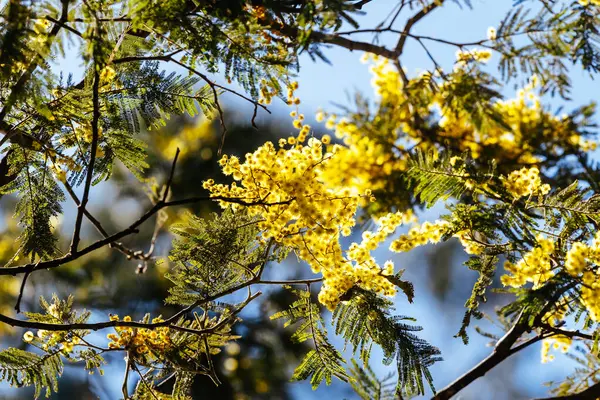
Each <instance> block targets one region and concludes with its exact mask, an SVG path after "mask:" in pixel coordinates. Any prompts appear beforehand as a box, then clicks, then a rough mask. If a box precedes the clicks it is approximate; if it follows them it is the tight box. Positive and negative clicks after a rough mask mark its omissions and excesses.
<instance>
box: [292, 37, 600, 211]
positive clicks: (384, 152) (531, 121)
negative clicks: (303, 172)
mask: <svg viewBox="0 0 600 400" xmlns="http://www.w3.org/2000/svg"><path fill="white" fill-rule="evenodd" d="M490 32H491V33H489V32H488V33H489V34H490V36H491V37H493V36H494V35H495V30H493V29H492V30H491V31H490ZM461 54H462V53H461ZM476 54H478V56H477V57H483V58H484V59H485V58H486V57H487V56H486V53H485V52H483V53H476ZM479 54H483V56H480V55H479ZM472 56H473V55H472V54H471V53H468V54H467V55H462V56H461V57H472ZM363 60H364V61H366V62H371V63H372V65H371V66H370V72H371V74H372V77H373V78H372V86H373V89H374V91H375V94H376V95H377V98H376V101H375V102H374V104H373V106H372V107H370V109H369V110H368V111H369V112H368V113H366V115H369V118H367V119H365V118H364V115H365V112H362V110H360V111H361V112H359V113H357V114H349V115H348V116H346V117H342V118H339V117H338V116H336V115H335V114H329V113H327V112H324V111H322V110H319V111H318V112H317V114H316V120H317V121H318V122H324V123H325V127H326V128H327V129H331V130H333V131H334V133H335V136H336V137H337V138H338V139H340V140H341V142H342V143H341V146H339V148H338V149H337V152H336V153H337V156H336V157H335V158H334V159H332V160H331V162H330V165H331V168H329V169H328V170H327V171H326V172H325V173H324V175H323V176H324V178H325V179H326V180H327V182H328V184H329V185H330V186H335V187H352V188H355V189H356V191H357V192H359V193H363V192H364V191H365V190H366V189H372V190H373V191H375V192H376V191H380V190H386V189H388V188H389V185H390V182H393V181H394V179H391V178H392V177H393V176H394V175H396V174H398V173H400V172H403V171H405V170H406V168H407V161H408V160H407V151H406V149H407V148H410V147H416V148H420V149H421V150H427V149H429V148H431V147H432V146H437V144H436V143H439V142H447V141H451V142H452V143H453V146H455V147H456V149H457V150H458V151H470V153H471V155H472V156H473V158H475V159H477V158H479V157H481V155H482V154H483V153H485V154H486V157H489V158H494V159H495V160H496V161H497V162H498V165H499V166H500V167H501V168H500V169H499V170H500V173H504V174H508V173H509V172H510V171H507V170H506V165H510V166H514V165H515V164H516V165H519V164H521V166H523V165H527V166H530V165H531V164H532V163H535V162H538V161H539V160H538V158H537V156H536V151H537V148H536V146H535V145H533V144H531V143H532V141H534V142H538V141H543V142H544V143H547V144H548V149H546V150H547V151H548V152H549V153H550V154H553V155H557V156H558V155H559V154H560V153H561V148H563V147H565V146H568V147H573V146H575V147H578V148H579V149H581V150H584V151H587V150H592V149H594V148H595V145H596V143H595V142H591V141H589V140H584V139H582V138H581V137H580V135H579V134H578V133H577V132H576V131H575V130H574V129H573V124H572V121H570V120H569V118H565V117H558V116H555V115H553V114H551V113H550V112H547V111H545V110H544V109H543V108H542V105H541V101H540V99H539V97H538V96H537V94H536V93H535V90H536V88H538V87H539V86H540V79H539V77H537V76H536V75H533V76H532V77H531V78H530V81H529V83H528V84H527V85H526V86H525V87H524V88H523V89H521V90H519V91H518V93H517V96H516V97H515V98H514V99H509V100H506V101H496V102H494V103H492V104H489V106H490V107H491V108H492V109H493V112H494V113H496V114H497V115H498V116H499V117H500V118H501V119H502V121H503V123H502V124H500V123H495V122H493V121H489V123H485V124H483V125H481V126H475V124H474V123H473V121H472V116H471V115H470V114H469V113H467V112H465V111H463V110H461V109H456V108H453V107H452V103H450V104H449V103H448V101H447V98H448V96H450V95H451V94H452V93H453V90H454V86H455V85H454V82H453V80H450V81H444V82H441V83H440V84H439V90H437V91H436V92H433V91H431V92H429V91H427V90H422V91H420V92H419V96H418V98H408V97H407V92H406V91H405V90H404V89H405V87H404V85H403V80H402V78H401V76H400V73H399V71H398V70H397V69H396V68H395V67H393V66H392V65H391V64H390V63H389V61H388V60H386V59H384V58H382V57H378V56H375V55H369V54H367V55H365V57H363ZM461 71H462V70H459V71H458V72H455V73H454V74H453V75H451V76H453V77H454V78H453V79H457V80H459V79H460V76H461V74H462V73H465V74H466V73H467V72H464V71H462V72H461ZM433 79H436V74H431V73H428V72H425V73H423V74H421V75H420V76H418V77H415V78H413V79H411V80H410V81H409V82H408V85H409V87H408V89H407V90H408V93H409V94H410V90H411V87H415V86H416V87H421V86H425V87H427V86H428V85H429V84H428V81H430V80H433ZM371 108H372V109H371ZM358 115H362V116H363V117H361V118H358V117H357V116H358ZM417 117H418V118H419V119H420V120H425V121H427V120H436V119H437V120H438V125H437V127H436V129H437V132H436V135H435V138H437V139H436V143H434V142H432V141H431V138H430V137H424V136H423V134H422V132H420V131H419V130H418V129H416V127H417V126H418V124H417V123H416V122H417V121H416V118H417ZM296 124H297V128H298V129H300V127H301V125H302V124H301V121H297V122H296ZM507 125H508V126H509V127H510V129H507ZM334 166H335V168H334ZM541 190H542V191H545V190H547V187H546V186H543V187H542V188H541ZM360 205H361V206H366V205H367V204H366V199H363V200H362V201H361V204H360ZM383 211H385V210H381V212H383Z"/></svg>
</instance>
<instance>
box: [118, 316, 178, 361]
mask: <svg viewBox="0 0 600 400" xmlns="http://www.w3.org/2000/svg"><path fill="white" fill-rule="evenodd" d="M110 320H111V321H119V316H118V315H111V316H110ZM123 321H125V322H130V321H131V317H130V316H125V317H123ZM158 322H163V319H162V318H160V317H157V318H154V319H153V320H152V323H158ZM115 331H116V332H117V333H116V334H115V333H110V334H108V335H107V338H108V339H110V342H109V343H108V348H110V349H119V348H124V349H127V350H129V351H130V352H132V353H133V354H136V355H139V356H147V357H154V353H155V352H164V351H166V350H169V348H171V346H172V343H171V338H170V337H169V328H168V327H160V328H155V329H146V328H130V327H115Z"/></svg>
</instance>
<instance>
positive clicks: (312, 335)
mask: <svg viewBox="0 0 600 400" xmlns="http://www.w3.org/2000/svg"><path fill="white" fill-rule="evenodd" d="M289 289H290V290H291V291H292V292H293V293H294V294H295V295H296V296H298V300H296V301H294V302H293V303H292V304H291V305H290V307H289V308H288V309H287V310H283V311H280V312H278V313H275V314H273V315H272V316H271V319H273V320H275V319H282V320H284V321H285V322H284V327H288V326H290V325H297V327H296V331H295V332H294V334H293V335H292V340H294V341H295V342H297V343H302V342H305V341H307V340H312V341H313V344H314V347H315V348H314V349H313V350H310V351H309V352H308V354H306V356H305V357H304V359H303V360H302V361H301V363H300V365H298V367H296V369H295V371H294V374H293V376H292V380H304V379H308V378H310V382H311V384H312V387H313V389H316V388H317V387H318V386H319V385H320V384H321V382H323V380H324V381H325V383H326V384H328V385H329V384H331V381H332V378H333V377H336V378H338V379H340V380H342V381H344V382H347V381H348V380H349V376H348V374H347V372H346V370H345V369H344V367H343V364H344V363H345V361H344V359H343V358H342V356H341V354H340V352H339V351H338V350H337V349H336V348H335V347H334V346H333V345H332V344H331V343H330V342H329V339H328V338H327V331H326V330H325V327H324V322H323V318H322V317H321V314H320V312H319V308H318V307H317V305H316V304H314V303H313V302H311V300H310V292H309V291H303V290H297V289H291V288H289Z"/></svg>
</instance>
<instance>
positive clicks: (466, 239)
mask: <svg viewBox="0 0 600 400" xmlns="http://www.w3.org/2000/svg"><path fill="white" fill-rule="evenodd" d="M454 236H455V237H457V238H458V240H459V241H460V244H462V245H463V248H464V249H465V252H466V253H467V254H475V255H476V254H481V253H483V250H484V249H485V245H483V244H481V243H479V242H478V241H477V240H475V238H474V237H473V234H472V233H471V232H469V231H460V232H458V233H456V234H455V235H454Z"/></svg>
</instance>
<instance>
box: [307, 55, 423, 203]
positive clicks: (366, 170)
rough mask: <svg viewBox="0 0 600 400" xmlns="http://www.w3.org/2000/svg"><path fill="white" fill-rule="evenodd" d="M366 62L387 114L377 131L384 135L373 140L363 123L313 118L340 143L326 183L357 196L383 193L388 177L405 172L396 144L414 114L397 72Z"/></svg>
mask: <svg viewBox="0 0 600 400" xmlns="http://www.w3.org/2000/svg"><path fill="white" fill-rule="evenodd" d="M369 59H373V60H374V61H375V63H374V65H372V66H371V68H370V71H371V74H372V75H373V79H372V81H371V83H372V85H373V87H374V89H375V92H376V94H377V95H378V97H379V100H378V107H379V108H380V109H385V110H386V113H385V122H384V120H383V119H382V122H381V123H382V124H384V123H385V128H383V129H381V131H379V132H385V133H378V136H377V137H373V136H372V135H370V134H365V132H375V130H373V129H369V127H368V126H364V121H353V120H351V119H348V118H338V117H337V115H335V114H328V113H326V112H323V111H318V112H317V114H316V120H317V121H318V122H321V121H325V127H326V128H327V129H331V130H333V131H334V134H335V137H336V138H338V139H341V140H342V142H343V146H340V147H339V148H338V152H337V156H336V157H335V159H334V160H332V161H331V168H329V170H328V171H327V172H326V173H325V179H327V181H328V183H329V184H330V185H332V186H351V187H353V188H356V190H357V191H358V192H360V193H362V192H364V191H365V190H367V189H372V190H373V191H376V190H380V189H384V188H385V187H386V185H387V184H388V182H389V179H388V178H389V176H390V175H391V174H393V173H394V172H398V171H404V170H406V168H407V160H406V156H405V154H398V152H399V151H400V150H402V149H403V147H402V145H401V144H399V143H398V141H399V140H400V138H401V134H402V132H408V131H410V126H409V125H408V124H407V122H408V121H409V120H410V119H411V114H412V112H413V110H412V109H411V107H410V105H409V103H408V102H407V101H406V97H405V96H404V94H403V91H402V81H401V79H400V76H399V74H398V71H397V70H396V69H395V68H394V67H393V66H392V65H390V64H389V61H388V60H387V59H384V58H381V57H377V56H372V57H371V56H367V60H369ZM342 171H343V172H342ZM365 200H366V199H365ZM365 205H366V201H365V202H363V203H361V206H365Z"/></svg>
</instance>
